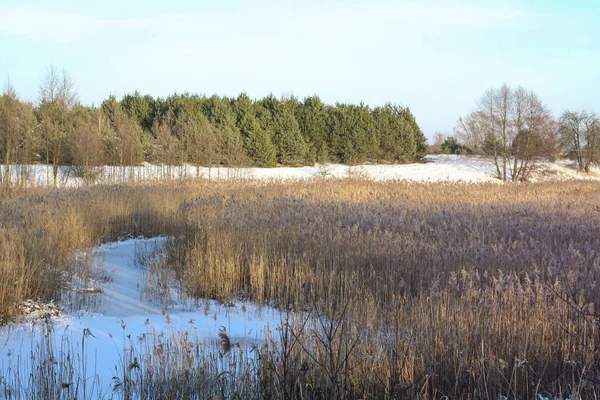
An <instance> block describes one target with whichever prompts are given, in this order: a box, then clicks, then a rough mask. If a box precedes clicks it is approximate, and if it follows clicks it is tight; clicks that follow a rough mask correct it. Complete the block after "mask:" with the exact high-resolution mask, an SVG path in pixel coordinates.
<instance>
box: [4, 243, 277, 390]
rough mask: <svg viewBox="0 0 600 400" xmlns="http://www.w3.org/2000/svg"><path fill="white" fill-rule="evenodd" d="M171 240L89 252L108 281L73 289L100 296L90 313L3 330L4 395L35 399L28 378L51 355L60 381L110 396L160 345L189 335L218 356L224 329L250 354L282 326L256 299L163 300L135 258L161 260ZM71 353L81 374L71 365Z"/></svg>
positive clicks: (67, 310)
mask: <svg viewBox="0 0 600 400" xmlns="http://www.w3.org/2000/svg"><path fill="white" fill-rule="evenodd" d="M164 241H165V238H164V237H162V238H152V239H129V240H125V241H120V242H115V243H109V244H105V245H103V246H100V247H99V248H96V249H94V250H93V251H92V252H91V253H89V254H91V256H92V260H93V263H94V266H95V270H96V271H97V272H98V274H95V275H93V276H96V277H98V276H102V279H100V280H96V279H95V278H92V279H90V280H88V281H87V282H83V281H81V282H79V284H78V285H76V287H74V288H73V290H74V291H78V293H80V295H84V296H95V301H93V302H89V304H90V307H89V308H88V309H87V310H86V309H84V310H74V309H71V308H70V307H68V306H67V307H65V309H64V312H63V313H62V314H61V315H60V316H58V317H56V316H54V315H51V316H48V317H47V318H45V319H42V320H38V321H28V322H21V323H19V324H14V325H8V326H6V327H4V328H1V329H0V398H2V397H3V396H6V393H7V391H6V390H7V388H8V389H9V390H10V391H11V393H13V395H17V398H19V397H21V398H32V397H35V392H34V388H33V387H32V386H33V385H32V384H31V382H28V379H29V377H30V373H33V374H36V373H39V369H40V368H45V367H44V366H43V361H42V358H44V357H45V358H48V359H50V360H54V361H56V363H57V367H56V368H57V369H59V370H61V371H63V372H62V373H63V374H64V377H63V378H62V379H65V380H67V381H69V382H62V381H61V382H59V384H63V383H64V384H68V385H73V386H71V387H75V386H76V385H78V386H79V389H78V390H79V391H80V395H81V394H82V390H83V382H86V383H87V385H86V389H85V392H86V394H85V395H84V396H82V397H81V398H104V397H110V396H111V395H112V393H113V390H114V386H115V378H114V377H119V376H121V377H122V376H123V374H124V373H127V371H128V368H129V369H131V363H133V362H134V361H132V360H134V359H135V358H139V360H140V362H141V360H144V359H146V357H151V354H145V353H153V352H155V351H156V348H157V345H160V343H167V342H168V341H169V340H175V341H178V340H180V339H179V338H181V337H185V338H186V340H188V341H189V342H192V343H195V344H197V345H198V344H199V345H201V346H202V347H203V348H204V349H205V350H204V351H208V352H211V353H210V354H218V353H219V350H220V349H219V345H218V343H217V340H218V337H219V336H218V334H219V332H221V331H223V332H226V333H227V335H228V336H229V338H230V339H231V341H232V342H239V343H240V347H239V349H236V351H244V352H246V354H250V347H251V344H252V343H255V342H256V341H260V340H263V339H264V337H265V334H266V332H267V331H269V332H270V331H272V330H274V329H275V328H276V327H277V326H278V325H280V324H281V321H282V315H281V313H280V312H279V311H276V310H275V309H272V308H268V307H262V308H258V307H257V306H255V305H253V304H251V303H246V304H244V303H241V302H238V303H237V304H233V303H230V304H227V305H223V304H221V303H218V302H216V301H212V300H206V301H202V302H200V303H197V302H190V301H178V300H179V299H178V296H177V294H176V293H174V294H173V296H170V297H169V299H170V301H169V304H167V305H164V304H162V305H161V304H159V302H158V301H157V297H156V296H153V295H152V294H153V289H152V288H150V289H151V290H148V286H152V285H148V282H151V279H150V280H149V278H148V275H149V271H148V270H146V269H144V268H142V266H140V265H139V262H136V261H135V260H136V257H137V259H140V255H141V256H142V258H145V259H146V261H150V263H151V262H152V259H151V258H152V257H160V245H161V244H162V243H163V242H164ZM157 249H158V251H157ZM148 255H150V256H151V257H150V258H149V257H148ZM144 256H145V257H144ZM143 264H145V267H148V265H149V263H143ZM82 349H83V350H82ZM207 354H208V353H207ZM48 355H50V357H48ZM134 355H135V357H134ZM67 357H68V359H69V360H70V362H71V363H72V364H73V365H74V366H75V367H76V369H75V370H74V371H71V372H69V371H68V368H67V367H66V366H63V363H65V364H66V363H67V362H66V361H65V360H66V358H67ZM155 357H156V355H155ZM128 364H129V365H128ZM59 375H60V374H59ZM57 379H59V380H60V379H61V377H60V376H58V377H57Z"/></svg>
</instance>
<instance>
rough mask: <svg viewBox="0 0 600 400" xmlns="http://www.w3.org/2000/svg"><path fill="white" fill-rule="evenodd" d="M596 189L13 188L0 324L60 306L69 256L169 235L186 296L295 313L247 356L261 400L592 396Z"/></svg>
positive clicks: (598, 266)
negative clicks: (27, 311) (24, 306)
mask: <svg viewBox="0 0 600 400" xmlns="http://www.w3.org/2000/svg"><path fill="white" fill-rule="evenodd" d="M599 189H600V188H599V187H598V185H597V184H595V183H555V184H539V185H504V186H501V185H462V184H417V183H374V182H368V181H361V180H356V181H343V182H342V181H313V182H303V183H293V184H290V183H287V184H282V183H267V184H264V183H262V184H259V183H251V182H205V181H197V182H195V183H170V184H166V185H160V186H159V185H147V186H103V187H93V188H84V189H77V190H62V191H57V190H43V191H42V190H39V191H25V192H23V193H21V194H16V195H12V196H8V197H7V198H4V199H2V200H0V224H1V227H2V230H1V231H0V249H2V256H3V257H2V258H1V259H0V266H1V268H2V273H3V275H2V279H1V280H0V285H3V286H1V287H0V290H1V291H0V310H1V312H2V316H3V318H4V319H5V320H6V319H8V318H10V317H11V316H12V315H13V314H14V312H15V311H16V310H15V306H14V305H15V302H18V301H20V300H22V299H25V298H27V297H40V298H51V297H53V296H57V295H58V294H59V293H60V290H59V289H60V287H61V285H64V284H65V282H68V280H69V278H70V277H71V276H72V275H73V274H74V273H75V272H74V271H72V270H71V269H70V268H71V266H72V265H73V264H72V262H71V258H70V257H71V255H72V254H73V253H74V252H75V251H76V250H77V249H80V248H84V247H86V246H90V245H93V244H95V243H98V242H99V241H103V240H110V239H112V238H115V237H118V236H120V235H125V234H128V233H135V234H144V235H155V234H169V235H172V236H173V237H174V240H172V241H170V242H169V243H170V244H169V248H168V254H169V257H168V265H167V267H168V268H169V269H170V270H171V271H173V272H174V273H175V274H176V275H177V276H178V278H179V280H180V282H181V287H182V288H183V289H184V290H185V291H186V292H187V293H188V294H189V295H191V296H195V297H216V298H222V299H226V298H231V297H234V296H243V297H244V298H250V299H253V300H255V301H257V302H267V303H270V304H274V305H277V306H279V307H281V308H283V309H289V310H292V311H294V310H296V311H297V310H303V313H298V314H294V313H292V314H290V319H289V321H286V322H285V323H283V324H282V326H281V327H280V329H278V330H277V331H276V332H274V337H273V338H272V339H271V340H266V341H265V342H264V343H263V344H262V345H259V346H257V348H256V349H255V354H257V355H258V356H257V358H256V359H253V360H256V361H251V362H250V364H251V366H249V367H248V368H249V369H251V370H253V371H255V374H254V375H253V376H255V378H253V379H255V380H251V381H247V383H248V384H251V385H252V387H253V388H254V389H253V390H256V391H255V392H253V393H258V394H256V396H257V397H259V398H289V399H301V398H302V399H304V398H306V399H308V398H323V399H324V398H423V399H441V398H467V399H492V398H494V399H495V398H498V396H506V397H508V398H522V399H528V398H537V396H538V395H539V394H541V395H544V396H550V395H552V396H558V397H559V398H561V397H562V398H566V397H570V398H571V399H573V398H594V397H593V396H596V395H597V394H598V393H599V387H598V384H599V382H600V370H599V368H598V357H599V355H600V353H599V351H598V341H599V339H600V338H599V337H598V321H599V318H598V315H597V314H596V311H595V310H596V309H597V308H598V306H599V305H600V304H598V303H599V301H600V296H599V295H600V292H599V291H598V287H599V284H600V280H599V277H600V253H599V249H600V208H599V206H598V205H599V204H600V190H599ZM15 287H16V288H17V290H8V288H11V289H14V288H15ZM253 363H254V364H253ZM188 378H189V377H188ZM188 378H186V379H188ZM203 379H205V377H203ZM218 379H221V380H224V379H229V378H226V377H223V376H220V377H219V378H218ZM231 379H233V378H231ZM237 379H240V378H239V376H238V378H237ZM244 379H250V378H248V377H246V378H244ZM175 383H176V382H175ZM153 384H154V386H153V387H160V386H161V385H160V384H158V385H157V384H156V382H154V383H153ZM175 386H177V385H176V384H175ZM234 386H235V385H234ZM229 387H231V386H229ZM157 390H158V389H157ZM153 393H154V394H156V392H153ZM204 393H205V392H204ZM231 393H233V392H231ZM231 393H230V394H231ZM231 395H232V396H233V395H234V394H231ZM192 397H193V396H192Z"/></svg>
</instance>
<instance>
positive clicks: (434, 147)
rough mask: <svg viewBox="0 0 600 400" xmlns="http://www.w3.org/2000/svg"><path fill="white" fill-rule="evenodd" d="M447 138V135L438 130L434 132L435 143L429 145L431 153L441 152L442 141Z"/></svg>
mask: <svg viewBox="0 0 600 400" xmlns="http://www.w3.org/2000/svg"><path fill="white" fill-rule="evenodd" d="M444 140H446V135H445V134H443V133H442V132H436V133H434V134H433V143H432V144H431V146H429V152H430V153H439V152H440V151H441V149H442V143H444Z"/></svg>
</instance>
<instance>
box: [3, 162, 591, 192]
mask: <svg viewBox="0 0 600 400" xmlns="http://www.w3.org/2000/svg"><path fill="white" fill-rule="evenodd" d="M425 161H426V162H425V163H415V164H392V165H382V164H376V165H370V164H369V165H357V166H347V165H342V164H317V165H314V166H305V167H276V168H221V167H215V168H204V167H202V168H196V167H195V166H191V165H184V166H169V165H152V164H148V163H144V164H143V165H142V166H137V167H123V168H121V167H113V166H104V167H99V168H98V176H97V180H96V183H109V184H110V183H129V182H148V181H157V180H161V179H188V178H195V177H203V178H209V179H215V180H222V179H253V180H261V181H268V180H282V181H289V180H301V179H314V178H335V179H340V178H365V179H371V180H374V181H390V180H392V181H395V180H406V181H414V182H459V181H460V182H472V183H480V182H497V179H496V170H495V167H494V165H493V163H492V160H491V159H490V158H489V157H487V158H486V157H481V156H464V155H428V156H427V157H426V158H425ZM21 168H24V169H25V170H26V171H27V174H26V175H27V176H28V179H27V185H29V186H45V185H50V184H52V167H51V166H46V165H30V166H13V167H12V174H11V175H12V180H13V181H14V182H17V180H18V177H19V176H20V171H21ZM3 169H4V167H3V166H0V176H3V172H2V171H3ZM531 178H532V179H531V180H533V181H547V180H574V179H577V180H581V179H584V180H600V168H598V167H595V168H593V169H592V174H584V173H581V172H579V171H577V169H576V168H575V165H574V163H573V162H572V161H569V160H559V161H556V162H549V161H542V162H540V163H538V166H537V168H536V171H535V172H534V173H533V175H532V177H531ZM57 181H58V185H59V186H62V187H65V186H66V187H72V186H82V185H83V184H84V182H83V180H82V179H81V178H78V177H75V176H74V174H73V170H72V168H69V167H60V169H59V173H58V179H57Z"/></svg>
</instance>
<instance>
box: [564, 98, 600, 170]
mask: <svg viewBox="0 0 600 400" xmlns="http://www.w3.org/2000/svg"><path fill="white" fill-rule="evenodd" d="M558 132H559V136H560V144H561V145H562V146H563V148H565V149H566V150H567V151H568V152H569V153H570V155H571V156H572V157H573V158H575V160H576V161H577V165H578V167H579V169H581V170H584V171H585V172H589V171H590V166H591V164H593V163H597V162H598V161H600V120H599V119H598V116H596V114H594V113H588V112H587V111H569V110H567V111H565V112H564V113H563V114H562V116H561V117H560V121H559V129H558Z"/></svg>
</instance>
